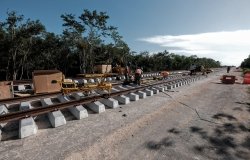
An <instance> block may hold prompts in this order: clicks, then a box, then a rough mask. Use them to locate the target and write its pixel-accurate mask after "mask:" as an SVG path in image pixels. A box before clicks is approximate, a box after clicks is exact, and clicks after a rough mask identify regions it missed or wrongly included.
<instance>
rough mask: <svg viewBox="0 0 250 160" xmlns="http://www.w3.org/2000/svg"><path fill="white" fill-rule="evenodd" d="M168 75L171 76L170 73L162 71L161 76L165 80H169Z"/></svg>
mask: <svg viewBox="0 0 250 160" xmlns="http://www.w3.org/2000/svg"><path fill="white" fill-rule="evenodd" d="M168 75H169V72H168V71H162V72H161V76H162V78H163V80H165V79H168Z"/></svg>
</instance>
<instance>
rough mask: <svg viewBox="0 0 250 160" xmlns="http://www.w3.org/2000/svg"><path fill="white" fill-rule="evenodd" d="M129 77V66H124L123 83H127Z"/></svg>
mask: <svg viewBox="0 0 250 160" xmlns="http://www.w3.org/2000/svg"><path fill="white" fill-rule="evenodd" d="M129 75H130V69H129V66H126V67H125V71H124V76H125V81H129Z"/></svg>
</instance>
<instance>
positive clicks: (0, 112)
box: [0, 105, 9, 140]
mask: <svg viewBox="0 0 250 160" xmlns="http://www.w3.org/2000/svg"><path fill="white" fill-rule="evenodd" d="M8 112H9V111H8V109H7V108H6V106H5V105H0V115H4V114H7V113H8ZM6 124H7V123H0V140H1V139H2V129H3V128H4V126H5V125H6Z"/></svg>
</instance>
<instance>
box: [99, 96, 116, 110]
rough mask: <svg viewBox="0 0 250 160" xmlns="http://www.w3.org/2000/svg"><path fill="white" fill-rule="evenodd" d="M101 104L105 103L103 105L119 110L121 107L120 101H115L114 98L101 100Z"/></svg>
mask: <svg viewBox="0 0 250 160" xmlns="http://www.w3.org/2000/svg"><path fill="white" fill-rule="evenodd" d="M100 102H101V103H103V104H105V105H106V106H108V107H110V108H117V107H119V103H118V101H117V100H115V99H113V98H108V99H101V100H100Z"/></svg>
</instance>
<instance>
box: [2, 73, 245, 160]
mask: <svg viewBox="0 0 250 160" xmlns="http://www.w3.org/2000/svg"><path fill="white" fill-rule="evenodd" d="M223 72H224V70H223ZM223 72H219V73H213V74H212V75H209V76H208V77H207V78H205V79H203V80H201V81H198V82H195V83H192V84H190V85H187V86H184V87H180V88H177V89H175V90H174V91H173V92H165V93H159V94H157V95H154V96H152V97H147V98H146V99H144V100H139V101H136V102H131V103H130V104H128V105H120V107H119V108H116V109H106V112H104V113H101V114H94V113H90V114H89V117H88V118H86V119H83V120H75V119H74V118H72V115H70V114H68V113H67V112H63V114H64V115H65V116H66V119H67V124H66V125H65V126H61V127H58V128H51V126H50V124H49V123H48V121H47V120H46V119H47V118H46V117H39V118H38V119H37V120H36V121H37V124H38V126H39V130H38V133H37V134H36V135H34V136H32V137H28V138H25V139H15V138H9V139H6V140H5V141H2V142H0V159H11V160H14V159H25V160H26V159H36V160H44V159H67V160H77V159H164V160H165V159H171V160H174V159H178V160H179V159H185V160H188V159H190V160H191V159H192V160H193V159H194V160H204V159H227V160H230V159H250V94H249V93H248V88H249V86H247V85H242V84H240V82H241V81H242V79H241V77H240V74H241V73H240V72H233V71H232V72H231V74H234V75H237V77H238V79H239V80H238V82H239V83H236V84H234V85H225V84H221V83H220V81H219V78H220V76H221V75H222V74H224V73H223Z"/></svg>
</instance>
